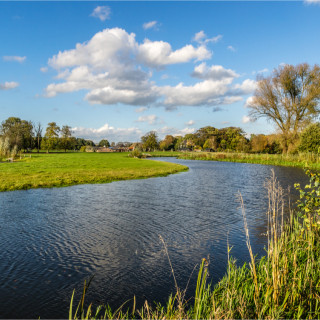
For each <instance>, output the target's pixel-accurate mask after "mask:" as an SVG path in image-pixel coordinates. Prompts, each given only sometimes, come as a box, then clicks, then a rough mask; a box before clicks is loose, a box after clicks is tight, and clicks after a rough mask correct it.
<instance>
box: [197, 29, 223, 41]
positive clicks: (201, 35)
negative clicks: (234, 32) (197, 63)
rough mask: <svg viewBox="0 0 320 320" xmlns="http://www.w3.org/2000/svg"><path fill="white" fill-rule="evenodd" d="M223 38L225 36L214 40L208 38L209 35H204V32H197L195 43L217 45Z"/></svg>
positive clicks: (216, 37)
mask: <svg viewBox="0 0 320 320" xmlns="http://www.w3.org/2000/svg"><path fill="white" fill-rule="evenodd" d="M222 38H223V36H222V35H221V34H219V35H217V36H215V37H213V38H208V37H207V35H206V34H205V33H204V31H203V30H201V31H199V32H197V33H196V34H195V35H194V37H193V39H192V40H193V41H195V42H198V43H201V44H206V43H209V42H213V43H216V42H218V41H220V40H221V39H222Z"/></svg>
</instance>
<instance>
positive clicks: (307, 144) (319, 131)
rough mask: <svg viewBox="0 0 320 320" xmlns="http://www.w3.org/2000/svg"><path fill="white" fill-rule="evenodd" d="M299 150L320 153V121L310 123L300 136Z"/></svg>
mask: <svg viewBox="0 0 320 320" xmlns="http://www.w3.org/2000/svg"><path fill="white" fill-rule="evenodd" d="M299 150H300V151H302V152H313V153H320V123H313V124H311V125H309V126H308V127H307V128H306V129H305V130H304V131H303V132H302V133H301V136H300V145H299Z"/></svg>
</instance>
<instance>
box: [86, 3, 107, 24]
mask: <svg viewBox="0 0 320 320" xmlns="http://www.w3.org/2000/svg"><path fill="white" fill-rule="evenodd" d="M110 14H111V9H110V8H109V7H108V6H98V7H96V8H95V9H94V10H93V12H92V13H91V15H90V16H92V17H95V18H98V19H100V20H101V21H105V20H107V19H110Z"/></svg>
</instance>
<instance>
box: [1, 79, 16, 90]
mask: <svg viewBox="0 0 320 320" xmlns="http://www.w3.org/2000/svg"><path fill="white" fill-rule="evenodd" d="M18 86H19V83H18V82H14V81H12V82H5V83H0V90H11V89H14V88H17V87H18Z"/></svg>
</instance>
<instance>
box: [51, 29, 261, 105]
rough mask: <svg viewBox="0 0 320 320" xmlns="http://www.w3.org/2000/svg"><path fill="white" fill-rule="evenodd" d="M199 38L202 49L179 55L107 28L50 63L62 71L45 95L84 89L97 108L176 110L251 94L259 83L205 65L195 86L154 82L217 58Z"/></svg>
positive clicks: (183, 50) (161, 45)
mask: <svg viewBox="0 0 320 320" xmlns="http://www.w3.org/2000/svg"><path fill="white" fill-rule="evenodd" d="M197 38H198V39H203V41H202V43H201V44H200V45H199V46H193V45H190V44H187V45H185V46H183V47H181V48H178V49H175V50H174V49H172V47H171V45H170V44H169V43H168V42H165V41H151V40H148V39H146V40H144V42H142V43H139V42H137V41H136V36H135V34H134V33H128V32H126V31H125V30H123V29H121V28H112V29H105V30H103V31H101V32H98V33H96V34H95V35H94V36H93V37H92V38H91V39H90V40H89V41H87V42H84V43H78V44H76V46H75V48H73V49H71V50H65V51H60V52H58V53H57V54H56V55H54V56H53V57H51V58H50V59H49V60H48V66H49V67H51V68H53V69H55V70H56V71H57V76H56V77H55V78H56V80H57V81H56V82H54V83H51V84H49V85H48V86H47V87H46V89H45V96H46V97H54V96H56V95H57V94H60V93H69V92H75V91H79V90H84V91H86V94H85V99H86V100H87V101H88V102H89V103H91V104H104V105H114V104H127V105H133V106H139V107H140V108H141V107H146V106H152V105H155V106H164V107H166V108H167V109H173V108H176V107H178V106H219V105H223V104H230V103H233V102H235V101H239V100H241V99H242V96H243V95H244V94H248V93H250V92H251V90H252V87H253V86H254V83H255V82H254V81H253V80H249V79H247V80H245V81H243V82H242V83H238V84H235V85H233V81H234V80H235V79H236V78H238V77H239V75H238V74H237V73H236V72H235V71H233V70H231V69H226V68H224V67H222V66H219V65H212V66H207V64H206V63H204V62H203V63H200V64H199V65H198V66H196V67H195V68H194V71H193V73H192V76H193V77H195V78H198V79H201V80H202V81H199V82H197V83H195V84H193V85H189V86H185V85H184V84H183V83H180V84H178V85H176V86H159V85H157V84H156V83H155V82H154V81H152V79H151V77H152V72H153V71H154V70H155V71H158V70H159V69H162V68H164V67H166V66H167V65H170V64H178V63H187V62H191V61H203V60H206V59H209V58H210V57H211V55H212V53H211V52H210V51H209V50H208V49H207V47H206V44H205V41H207V40H208V39H207V38H206V35H205V34H204V33H203V35H202V34H200V35H198V36H197ZM212 39H213V38H212ZM212 39H209V40H210V41H211V40H212ZM199 41H200V40H199ZM137 110H139V108H138V109H137Z"/></svg>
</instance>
